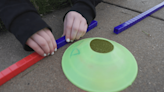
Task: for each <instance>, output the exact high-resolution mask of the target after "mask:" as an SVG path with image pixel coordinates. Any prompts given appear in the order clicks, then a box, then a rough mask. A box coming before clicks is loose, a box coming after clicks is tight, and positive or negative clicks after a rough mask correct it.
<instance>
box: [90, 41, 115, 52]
mask: <svg viewBox="0 0 164 92" xmlns="http://www.w3.org/2000/svg"><path fill="white" fill-rule="evenodd" d="M90 47H91V49H92V50H93V51H95V52H99V53H108V52H110V51H112V50H113V48H114V46H113V45H112V44H111V43H110V42H109V41H107V40H103V39H94V40H92V41H91V42H90Z"/></svg>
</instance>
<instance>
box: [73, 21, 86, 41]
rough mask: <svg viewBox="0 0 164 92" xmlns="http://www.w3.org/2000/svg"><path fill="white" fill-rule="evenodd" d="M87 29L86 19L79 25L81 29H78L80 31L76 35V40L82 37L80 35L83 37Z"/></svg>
mask: <svg viewBox="0 0 164 92" xmlns="http://www.w3.org/2000/svg"><path fill="white" fill-rule="evenodd" d="M86 31H87V28H86V22H85V21H82V22H81V23H80V26H79V30H78V33H77V35H76V38H75V39H76V40H78V39H80V37H82V36H83V35H84V34H85V33H86Z"/></svg>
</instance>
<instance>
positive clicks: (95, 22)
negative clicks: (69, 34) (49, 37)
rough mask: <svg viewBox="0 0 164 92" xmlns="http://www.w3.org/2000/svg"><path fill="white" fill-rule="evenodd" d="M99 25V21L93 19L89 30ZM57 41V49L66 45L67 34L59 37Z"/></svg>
mask: <svg viewBox="0 0 164 92" xmlns="http://www.w3.org/2000/svg"><path fill="white" fill-rule="evenodd" d="M96 26H97V21H95V20H93V21H92V22H91V24H90V25H89V26H88V29H87V32H88V31H90V30H91V29H93V28H94V27H96ZM56 43H57V49H59V48H60V47H62V46H64V45H66V44H67V42H66V40H65V36H63V37H61V38H59V39H57V40H56Z"/></svg>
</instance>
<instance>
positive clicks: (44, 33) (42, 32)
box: [37, 29, 54, 53]
mask: <svg viewBox="0 0 164 92" xmlns="http://www.w3.org/2000/svg"><path fill="white" fill-rule="evenodd" d="M37 34H38V35H40V36H41V37H43V38H44V39H45V40H46V43H47V45H48V46H49V49H50V52H49V53H52V52H54V46H53V44H52V41H51V38H50V37H49V35H48V34H47V33H46V32H45V30H44V29H43V30H41V31H39V32H37Z"/></svg>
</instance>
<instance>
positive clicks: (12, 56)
mask: <svg viewBox="0 0 164 92" xmlns="http://www.w3.org/2000/svg"><path fill="white" fill-rule="evenodd" d="M162 1H163V0H104V2H102V3H101V4H99V5H98V6H97V8H96V9H97V17H96V19H95V20H97V21H98V26H97V27H96V28H94V29H93V30H92V31H90V32H88V33H87V34H86V35H85V36H84V37H83V38H82V39H84V38H90V37H104V38H107V39H110V40H114V41H116V42H118V43H120V44H122V45H123V46H125V47H126V48H127V49H129V50H130V51H131V52H132V54H133V55H134V57H135V58H136V60H137V63H138V68H139V70H138V76H137V78H136V80H135V82H134V83H133V84H132V85H131V86H130V87H128V88H127V89H125V90H124V91H122V92H164V84H163V83H164V73H163V71H164V56H163V55H164V43H163V42H164V36H163V35H164V30H163V28H164V26H163V25H164V21H163V20H164V16H163V15H164V9H161V10H159V11H158V12H156V13H154V14H153V15H152V17H148V18H146V19H144V20H142V21H141V22H139V23H138V24H136V25H135V26H133V27H131V28H129V29H127V30H126V31H124V32H122V33H121V34H119V35H116V34H114V33H113V28H114V27H115V26H117V25H119V24H121V23H123V22H125V21H127V20H129V19H131V18H133V17H135V16H136V15H138V14H139V12H144V11H146V10H147V9H149V8H151V7H153V6H155V5H157V4H159V3H160V2H162ZM68 9H69V8H65V9H62V10H59V11H55V12H53V13H51V14H48V15H46V16H45V17H44V18H43V19H44V20H45V21H46V22H47V23H48V24H49V25H50V26H51V27H52V29H53V34H54V36H55V38H56V39H58V38H60V36H61V35H62V30H63V26H62V25H63V24H62V17H63V15H64V14H65V12H66V11H67V10H68ZM145 33H146V34H145ZM147 34H150V35H151V36H149V35H147ZM69 45H71V44H67V45H65V46H64V47H62V48H60V49H59V50H58V51H57V52H56V53H55V55H53V56H49V57H46V58H44V59H43V60H41V61H39V62H38V63H36V64H35V65H33V66H32V67H30V68H29V69H27V70H25V71H24V72H22V73H21V74H19V75H18V76H16V77H14V78H13V79H11V80H10V81H8V82H7V83H5V84H4V85H2V86H0V92H84V91H83V90H81V89H79V88H77V87H76V86H74V85H73V84H72V83H70V82H69V81H68V80H67V78H66V77H65V75H64V74H63V71H62V67H61V59H62V55H63V53H64V51H65V50H66V49H67V47H69ZM0 51H1V52H0V56H1V58H0V61H1V62H0V71H1V70H3V69H5V68H6V67H8V66H10V65H12V64H13V63H15V62H17V61H18V60H20V59H22V58H24V57H25V56H27V55H29V54H30V53H32V52H26V51H24V50H23V48H22V46H21V44H20V43H19V42H18V41H17V40H16V39H15V38H14V36H13V35H12V34H10V33H9V32H0ZM35 67H36V68H35ZM33 68H35V69H34V70H33V71H31V72H30V73H28V72H29V71H30V70H31V69H33Z"/></svg>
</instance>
